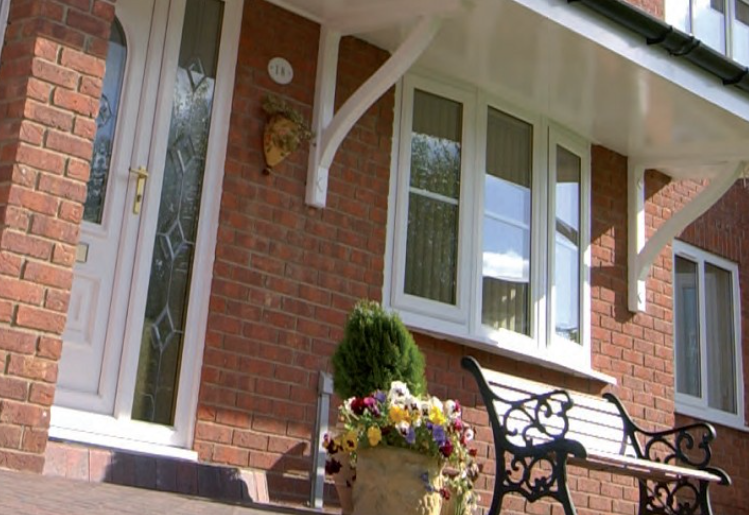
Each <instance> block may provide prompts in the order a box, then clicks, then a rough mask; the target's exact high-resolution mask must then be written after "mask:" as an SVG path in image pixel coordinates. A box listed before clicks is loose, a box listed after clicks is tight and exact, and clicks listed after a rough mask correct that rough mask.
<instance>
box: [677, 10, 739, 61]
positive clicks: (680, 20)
mask: <svg viewBox="0 0 749 515" xmlns="http://www.w3.org/2000/svg"><path fill="white" fill-rule="evenodd" d="M666 21H667V22H668V23H670V24H672V25H674V26H675V27H677V28H679V29H681V30H683V31H685V32H689V33H691V34H694V35H695V37H697V38H699V39H700V40H701V41H702V42H704V43H705V44H707V45H708V46H710V47H711V48H713V49H715V50H717V51H718V52H720V53H722V54H724V55H726V56H728V57H731V58H733V59H734V60H735V61H736V62H739V63H741V64H743V65H749V0H667V1H666Z"/></svg>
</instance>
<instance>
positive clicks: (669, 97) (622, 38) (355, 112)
mask: <svg viewBox="0 0 749 515" xmlns="http://www.w3.org/2000/svg"><path fill="white" fill-rule="evenodd" d="M272 1H273V3H276V4H278V5H280V6H281V7H284V8H287V9H289V10H292V11H294V12H297V13H299V14H301V15H303V16H305V17H308V18H311V19H313V20H315V21H317V22H319V23H320V24H321V25H322V27H323V31H322V36H321V45H320V61H319V63H318V81H317V87H318V91H317V95H316V105H315V120H314V124H315V126H316V127H315V128H316V129H317V134H318V139H317V141H316V144H315V147H314V149H313V151H312V152H311V154H312V156H311V159H310V176H309V181H308V196H307V200H308V203H310V204H311V205H316V206H319V207H322V206H324V205H325V190H326V189H327V170H328V168H329V166H330V163H331V162H332V159H333V156H334V154H335V152H336V150H337V148H338V145H339V144H340V142H341V141H342V140H343V138H344V137H345V135H346V133H347V132H348V130H349V129H350V128H351V127H352V126H353V124H354V123H355V122H356V120H357V119H358V118H359V116H360V115H361V114H362V113H363V112H364V111H365V110H366V109H367V108H368V107H369V106H370V105H371V104H372V103H373V102H374V101H376V99H377V98H379V96H380V95H381V94H382V93H384V91H386V90H387V89H388V88H389V87H390V86H391V85H392V84H393V83H395V82H396V81H397V80H398V79H399V78H400V77H401V76H402V75H403V73H405V71H407V70H408V69H412V68H418V69H424V70H432V71H435V72H438V73H439V74H440V75H442V76H446V77H452V78H457V79H459V80H461V81H463V82H465V83H470V84H473V85H476V86H477V87H479V88H481V89H482V90H484V91H487V92H489V93H491V94H496V95H498V96H500V97H502V98H505V99H507V100H508V101H510V102H513V103H516V104H517V105H518V106H520V107H525V108H528V109H530V110H533V111H535V112H539V113H541V114H543V115H545V116H548V117H549V118H551V119H553V120H555V121H557V122H559V123H561V124H563V125H565V126H566V127H568V128H570V129H572V130H574V131H575V132H577V133H578V134H580V135H581V136H584V137H586V138H588V139H589V140H590V141H592V142H593V143H596V144H600V145H603V146H605V147H607V148H610V149H612V150H614V151H616V152H619V153H621V154H623V155H626V156H627V157H628V158H629V163H630V174H629V175H630V181H631V182H630V188H629V191H630V209H629V211H630V212H629V214H630V231H629V233H630V245H629V247H630V288H631V289H630V308H631V309H633V310H636V309H643V308H644V279H645V278H646V277H647V273H648V270H649V267H650V264H651V263H652V261H653V260H654V259H655V257H656V256H657V254H658V252H659V251H660V250H661V249H662V248H663V246H664V245H666V244H668V243H669V242H670V241H671V239H672V238H673V237H674V236H675V235H676V234H678V233H679V232H680V231H681V230H682V229H683V228H684V227H686V225H688V224H689V223H690V222H691V221H693V220H694V219H696V218H697V217H698V216H699V215H700V214H702V213H703V212H704V211H705V210H706V209H707V208H709V207H710V206H711V205H712V204H713V203H714V202H716V201H717V200H718V199H719V198H720V197H721V196H722V194H723V193H724V192H725V191H726V190H727V189H728V188H730V186H731V185H732V184H733V183H734V182H735V180H736V178H738V177H739V176H740V174H741V173H742V172H743V171H744V168H745V163H746V162H749V92H746V91H741V90H739V89H738V88H735V87H732V86H725V85H723V84H722V83H721V81H720V80H719V79H718V78H717V77H716V76H714V75H712V74H710V73H707V72H705V71H703V70H700V69H698V68H697V67H695V66H693V65H691V64H690V63H688V62H686V61H685V60H684V59H678V58H677V57H674V56H671V55H669V54H668V53H667V52H666V51H664V50H663V49H661V48H658V47H656V46H648V45H647V44H646V42H645V41H644V39H643V38H642V37H641V36H639V35H637V34H635V33H634V32H631V31H630V30H628V29H626V28H624V27H623V26H622V25H620V24H618V23H614V22H612V21H610V20H608V19H605V18H603V17H601V16H599V15H597V14H595V13H593V12H592V11H590V10H589V9H587V8H585V7H584V6H582V5H580V4H576V3H572V4H568V2H567V1H565V0H272ZM346 34H353V35H356V36H357V37H360V38H362V39H364V40H366V41H368V42H371V43H373V44H374V45H376V46H378V47H381V48H384V49H386V50H388V51H390V52H391V53H392V55H393V57H392V58H391V59H390V61H388V62H387V63H386V64H385V65H384V66H383V67H382V69H381V70H380V71H378V72H377V73H376V74H375V75H376V76H374V77H373V78H372V80H370V81H369V82H368V83H365V85H364V86H362V88H361V89H360V90H359V91H358V92H357V93H355V94H354V96H353V97H352V98H351V99H350V101H349V102H347V103H346V104H345V105H344V106H343V107H342V108H341V109H340V111H339V112H338V113H333V98H334V93H335V70H336V65H337V48H338V41H339V38H340V36H341V35H346ZM648 168H657V169H658V170H660V171H662V172H664V173H666V174H668V175H670V176H671V177H673V178H675V179H686V178H696V179H705V178H707V179H710V184H709V186H708V187H707V188H706V189H705V190H704V192H703V193H702V194H701V195H700V196H699V197H698V198H697V199H696V200H695V201H693V202H692V203H691V204H690V205H689V206H687V207H686V208H684V209H683V210H682V211H680V212H679V213H676V214H675V215H674V216H673V217H672V219H671V220H670V221H669V222H668V223H667V224H666V225H664V227H662V228H661V229H660V230H659V231H658V233H657V234H656V235H655V236H653V237H652V238H651V239H650V241H649V242H647V243H646V242H645V239H644V233H645V227H644V210H643V205H644V187H643V181H642V174H643V173H644V170H645V169H648ZM633 229H634V230H633Z"/></svg>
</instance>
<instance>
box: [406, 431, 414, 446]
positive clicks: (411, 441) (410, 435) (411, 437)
mask: <svg viewBox="0 0 749 515" xmlns="http://www.w3.org/2000/svg"><path fill="white" fill-rule="evenodd" d="M405 436H406V441H407V442H408V443H409V445H413V444H415V443H416V431H414V428H413V427H409V428H408V433H406V435H405Z"/></svg>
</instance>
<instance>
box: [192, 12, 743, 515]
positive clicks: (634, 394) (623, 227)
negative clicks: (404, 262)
mask: <svg viewBox="0 0 749 515" xmlns="http://www.w3.org/2000/svg"><path fill="white" fill-rule="evenodd" d="M656 4H658V5H660V3H653V2H650V3H649V6H650V7H649V8H650V9H651V10H654V12H656V13H659V12H661V11H658V9H659V7H658V6H657V5H656ZM660 8H662V5H661V7H660ZM275 34H294V37H293V38H281V39H279V38H276V37H274V35H275ZM318 37H319V27H318V26H317V25H316V24H314V23H312V22H309V21H306V20H304V19H302V18H300V17H298V16H295V15H293V14H291V13H289V12H286V11H284V10H282V9H280V8H277V7H274V6H271V5H269V4H267V3H264V2H261V1H259V0H251V1H248V3H247V5H246V7H245V13H244V20H243V30H242V38H241V43H240V57H239V62H238V66H237V79H236V89H235V97H234V110H233V117H232V121H231V131H230V138H229V147H228V154H227V164H226V177H225V183H224V193H223V199H222V211H221V221H220V227H219V232H218V245H217V249H216V264H215V268H214V283H213V290H212V295H211V310H210V316H209V321H208V333H207V336H206V350H205V355H204V362H203V372H202V379H201V394H200V401H199V411H198V421H197V424H196V441H195V448H196V450H197V451H198V453H199V455H200V458H201V459H203V460H208V461H214V462H219V463H228V464H232V465H236V466H240V467H253V468H260V469H264V470H266V471H267V472H268V479H269V486H270V493H271V497H272V498H278V497H282V496H283V497H295V498H296V499H297V500H302V499H303V498H306V496H307V495H308V471H309V468H310V455H311V452H312V450H311V449H310V441H311V433H312V430H313V424H314V418H315V409H316V400H317V396H316V390H317V380H318V371H320V370H324V371H325V370H327V371H329V370H330V362H329V356H330V355H331V354H332V352H333V350H334V348H335V344H336V342H337V341H338V340H339V338H340V337H341V327H342V324H343V321H344V319H345V315H346V312H347V311H348V310H349V309H350V307H351V306H352V304H353V303H354V301H355V300H356V299H358V298H361V297H371V298H375V299H379V298H380V296H381V288H382V284H383V269H384V257H383V256H384V249H385V238H386V218H387V194H388V181H389V162H390V149H391V131H392V124H393V95H392V92H391V93H388V94H387V95H385V96H384V97H383V98H382V99H381V100H380V101H379V102H378V103H377V104H376V105H375V106H374V107H373V108H372V109H370V110H369V111H368V113H367V114H366V115H365V116H364V118H363V119H362V120H361V121H360V122H359V123H358V124H357V126H356V127H355V128H354V130H353V131H352V133H351V134H350V135H349V137H348V138H347V139H346V141H345V142H344V144H343V147H342V149H341V150H340V151H339V153H338V154H337V156H336V160H335V163H334V166H333V167H332V169H331V177H330V189H329V193H328V206H327V207H326V208H325V209H322V210H317V209H313V208H309V207H307V206H305V204H304V192H305V182H306V173H307V152H306V151H304V150H302V151H299V152H297V153H296V154H294V155H293V156H292V157H290V158H289V159H288V160H287V161H286V162H284V163H283V164H281V165H279V166H278V167H277V168H276V169H275V171H274V172H273V174H271V175H264V174H263V173H262V170H263V168H264V161H263V157H262V153H261V140H262V130H263V127H264V123H265V115H264V113H263V112H262V110H261V109H260V102H261V100H262V98H263V96H264V95H265V94H267V93H268V92H274V93H277V94H280V95H282V96H284V97H285V98H287V99H288V100H289V101H290V102H292V103H294V104H295V105H296V106H297V107H298V108H299V109H300V111H301V112H302V113H303V114H304V115H305V116H306V117H308V118H309V117H310V116H311V105H312V102H313V90H314V79H315V72H316V70H315V63H316V56H317V44H318ZM275 56H282V57H285V58H286V59H288V60H289V61H290V62H291V63H292V65H293V67H294V70H295V77H294V81H293V82H292V84H290V85H288V86H278V85H276V84H275V83H273V82H272V81H270V79H269V78H268V77H267V72H266V66H267V62H268V60H269V59H270V58H271V57H275ZM386 57H387V55H386V54H385V53H384V52H382V51H380V50H378V49H376V48H373V47H371V46H369V45H366V44H364V43H362V42H360V41H357V40H355V39H351V38H347V39H344V41H343V43H342V48H341V57H340V65H339V78H338V83H339V87H338V95H339V98H337V103H338V104H339V105H340V104H341V102H342V101H343V100H344V99H345V98H346V97H347V96H348V95H350V94H351V92H353V90H354V89H355V87H356V86H357V85H358V84H360V83H361V82H363V81H364V80H365V79H366V78H367V77H368V76H369V75H370V74H371V73H372V72H373V71H374V70H375V69H376V68H377V66H378V65H379V64H380V63H381V62H382V61H383V60H384V59H385V58H386ZM592 157H593V160H592V166H593V216H592V220H593V223H592V254H593V271H592V288H591V293H592V328H591V329H592V341H593V343H592V347H593V363H594V367H595V368H596V369H597V370H599V371H601V372H604V373H606V374H609V375H611V376H613V377H615V378H616V379H617V386H616V387H614V388H611V389H612V390H613V391H615V392H616V393H617V394H618V395H619V397H620V398H622V400H624V401H625V403H626V404H627V407H628V409H629V410H630V412H631V413H632V415H634V417H635V418H636V419H637V420H638V421H640V422H642V423H643V425H645V426H646V427H649V428H665V427H668V426H671V425H673V423H674V404H673V397H674V386H673V382H674V378H673V360H672V356H673V347H672V339H673V331H672V308H671V251H670V248H667V249H664V251H663V252H662V253H661V255H660V256H659V258H658V259H657V260H656V262H655V264H654V266H653V269H652V272H651V277H650V279H649V280H648V308H647V311H646V312H644V313H638V314H632V313H630V312H629V310H628V309H627V199H626V196H625V195H622V191H626V187H627V161H626V158H625V157H623V156H620V155H617V154H615V153H613V152H611V151H608V150H606V149H604V148H601V147H595V148H594V149H593V156H592ZM681 187H682V186H675V185H672V184H670V183H669V182H668V180H667V178H666V177H665V176H663V175H660V174H658V173H650V174H648V177H647V197H648V201H647V217H646V222H647V226H648V232H649V234H652V233H653V231H654V228H655V227H658V226H659V225H660V224H662V223H663V221H664V220H665V219H666V218H668V216H670V213H671V210H672V209H674V208H675V207H677V205H678V204H680V203H681V202H683V200H684V198H685V197H688V196H692V195H693V194H694V192H695V191H696V190H697V189H698V186H695V187H694V188H692V189H690V190H689V191H687V193H686V194H683V193H682V191H681V190H680V189H679V188H681ZM679 195H681V196H679ZM416 336H417V341H418V342H419V344H420V346H421V347H422V348H423V349H424V351H425V353H426V355H427V361H428V380H429V384H430V391H431V393H432V394H434V395H437V396H440V397H456V398H458V399H460V400H461V401H462V403H463V405H464V406H466V416H467V418H468V419H469V420H470V421H471V422H473V423H474V424H475V425H476V426H477V428H478V436H479V438H478V442H477V446H478V448H479V452H480V455H481V456H482V457H483V458H482V459H483V463H484V466H485V469H486V470H487V471H490V470H492V469H493V462H492V459H493V451H492V450H491V447H490V445H489V442H491V433H490V431H489V429H488V427H487V425H486V424H487V421H486V415H485V413H484V410H483V408H481V407H480V406H478V401H477V397H476V390H475V387H474V386H473V381H472V379H471V378H470V377H468V376H467V374H466V373H465V372H463V371H462V369H461V368H460V365H459V361H460V357H461V356H462V355H463V354H466V353H469V352H470V353H471V354H474V355H476V356H477V357H478V358H479V359H480V360H481V361H482V362H483V363H484V364H486V366H489V367H491V368H495V369H500V370H505V371H509V372H512V373H515V374H518V375H520V376H525V377H532V378H536V379H539V380H542V381H545V382H548V383H550V384H556V385H560V386H567V387H572V388H575V389H581V390H586V391H592V392H600V391H602V390H603V389H604V386H605V385H603V384H602V383H599V382H596V381H588V380H583V379H579V378H574V377H571V376H568V375H565V374H562V373H559V372H554V371H551V370H548V369H545V368H541V367H533V366H530V365H527V364H523V363H518V362H515V361H512V360H509V359H505V358H501V357H499V356H496V355H489V354H486V353H481V352H476V351H474V350H469V349H467V348H465V347H463V346H461V345H458V344H454V343H450V342H446V341H441V340H438V339H435V338H432V337H428V336H425V335H421V334H417V335H416ZM477 406H478V407H477ZM718 461H719V462H720V459H719V460H718ZM719 464H722V463H719ZM570 481H571V484H572V485H573V488H574V490H575V493H574V497H575V499H576V502H577V506H578V507H579V508H580V510H579V512H580V514H581V515H584V514H590V515H592V514H594V513H595V514H600V513H621V514H632V513H634V512H635V506H636V502H637V490H636V489H635V488H634V482H633V480H631V479H629V478H622V477H619V476H612V475H611V474H605V473H588V472H586V471H575V474H573V476H572V478H571V479H570ZM490 485H491V478H490V475H489V474H487V475H485V476H484V478H483V479H482V482H481V484H480V487H481V489H482V490H484V502H485V503H488V502H489V500H490V499H491V495H490V493H489V488H490ZM716 490H717V489H716ZM716 497H718V496H716ZM733 505H734V506H736V504H735V503H734V504H733ZM505 507H506V510H507V512H508V513H525V512H527V513H536V512H539V513H541V512H544V510H545V509H548V508H544V507H542V506H535V507H526V506H525V503H524V502H523V501H521V500H519V499H509V500H507V501H506V503H505ZM539 510H540V511H539ZM503 513H504V512H503Z"/></svg>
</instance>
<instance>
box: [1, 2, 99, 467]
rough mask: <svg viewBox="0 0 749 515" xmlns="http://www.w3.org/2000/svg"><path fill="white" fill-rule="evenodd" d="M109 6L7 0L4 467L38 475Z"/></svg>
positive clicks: (4, 60) (3, 197)
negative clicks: (28, 471)
mask: <svg viewBox="0 0 749 515" xmlns="http://www.w3.org/2000/svg"><path fill="white" fill-rule="evenodd" d="M113 14H114V7H113V2H112V1H102V0H57V1H52V0H49V1H41V0H12V2H11V5H10V16H9V25H8V29H7V32H6V35H5V38H6V40H5V46H4V48H3V53H2V62H1V64H0V120H2V123H0V364H1V366H0V467H7V468H13V469H27V470H34V471H41V469H42V465H43V453H44V449H45V446H46V442H47V427H48V424H49V406H50V405H51V404H52V400H53V397H54V389H55V388H54V385H55V381H56V378H57V361H58V359H59V356H60V350H61V345H62V342H61V340H60V335H61V333H62V331H63V328H64V327H65V320H66V314H67V308H68V299H69V294H70V287H71V284H72V267H73V263H74V260H75V245H76V243H77V240H78V225H79V223H80V220H81V215H82V212H83V210H82V205H81V203H82V202H83V201H84V200H85V194H86V186H85V181H86V180H87V178H88V169H89V166H88V160H89V159H90V156H91V141H92V140H93V134H94V131H95V122H94V118H95V116H96V112H97V111H98V106H99V95H100V89H101V79H102V77H103V73H104V60H103V57H104V56H105V55H106V49H107V40H108V38H109V26H110V23H111V20H112V17H113Z"/></svg>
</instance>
